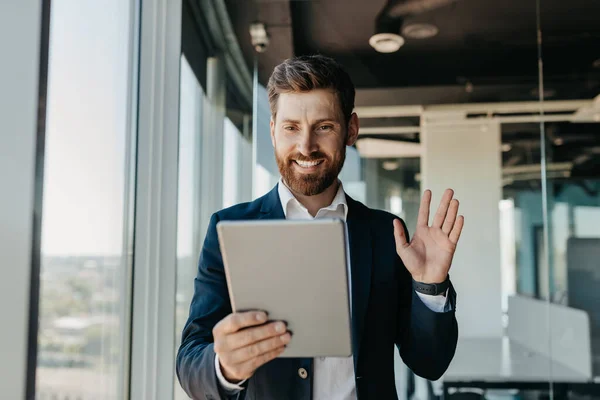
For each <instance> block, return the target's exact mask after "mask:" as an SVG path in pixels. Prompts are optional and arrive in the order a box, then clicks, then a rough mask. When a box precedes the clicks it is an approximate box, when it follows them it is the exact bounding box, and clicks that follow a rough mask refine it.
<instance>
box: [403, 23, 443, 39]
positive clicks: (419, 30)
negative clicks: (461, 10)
mask: <svg viewBox="0 0 600 400" xmlns="http://www.w3.org/2000/svg"><path fill="white" fill-rule="evenodd" d="M438 32H439V29H438V28H437V26H435V25H432V24H425V23H412V24H407V25H405V26H404V27H403V28H402V34H403V35H404V36H406V37H407V38H411V39H429V38H431V37H434V36H435V35H437V34H438Z"/></svg>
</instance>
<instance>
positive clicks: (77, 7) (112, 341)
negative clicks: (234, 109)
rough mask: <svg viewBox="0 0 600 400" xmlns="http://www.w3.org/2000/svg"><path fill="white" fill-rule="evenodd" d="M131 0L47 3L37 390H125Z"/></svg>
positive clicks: (104, 395)
mask: <svg viewBox="0 0 600 400" xmlns="http://www.w3.org/2000/svg"><path fill="white" fill-rule="evenodd" d="M134 3H135V4H137V3H136V2H129V1H118V0H111V1H104V2H101V3H97V2H89V1H88V2H85V1H84V2H81V1H75V0H64V1H55V2H52V6H51V12H50V14H51V21H50V40H49V42H50V45H49V46H50V48H49V66H48V93H47V102H46V104H47V120H46V139H45V154H44V194H43V215H42V241H41V246H42V249H41V254H42V260H41V277H40V281H41V288H40V307H39V335H38V355H37V371H36V372H37V382H36V393H37V398H39V399H59V398H60V399H82V400H85V399H94V400H95V399H118V398H126V397H127V393H128V385H129V381H128V370H129V357H128V354H129V340H130V336H129V332H130V315H129V310H130V307H131V306H130V304H131V290H130V288H131V262H132V257H131V255H132V243H133V240H132V237H133V236H132V226H133V225H132V218H133V214H132V201H133V196H132V193H133V191H132V188H133V186H132V185H133V184H134V182H133V178H132V177H133V176H134V174H133V168H134V163H133V160H135V157H134V154H135V136H134V135H133V134H132V133H131V132H132V129H131V127H132V121H133V120H135V119H134V118H133V115H131V114H130V110H132V108H133V107H131V105H132V103H131V102H132V99H133V96H132V93H134V91H135V90H134V89H133V86H134V82H133V80H132V79H131V74H132V71H133V70H134V68H136V65H135V63H137V58H136V53H135V51H134V50H135V49H134V46H133V45H132V43H133V42H134V41H133V37H134V36H133V35H134V34H135V33H136V29H135V27H134V21H135V20H136V14H137V13H138V10H137V9H135V8H134V7H133V4H134Z"/></svg>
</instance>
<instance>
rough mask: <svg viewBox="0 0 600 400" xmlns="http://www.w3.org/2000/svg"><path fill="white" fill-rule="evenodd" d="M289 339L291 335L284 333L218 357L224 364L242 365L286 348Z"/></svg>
mask: <svg viewBox="0 0 600 400" xmlns="http://www.w3.org/2000/svg"><path fill="white" fill-rule="evenodd" d="M291 338H292V335H291V334H290V333H289V332H286V333H284V334H283V335H278V336H275V337H272V338H269V339H265V340H262V341H260V342H257V343H254V344H251V345H249V346H245V347H242V348H240V349H237V350H234V351H232V352H230V353H227V354H223V355H222V356H219V357H222V358H223V359H224V361H225V362H227V363H228V364H231V365H235V364H242V363H245V362H246V361H250V360H252V359H254V358H257V357H261V356H262V355H264V354H266V353H269V352H271V351H273V350H276V349H279V348H280V347H282V346H286V345H287V344H288V343H289V342H290V340H291Z"/></svg>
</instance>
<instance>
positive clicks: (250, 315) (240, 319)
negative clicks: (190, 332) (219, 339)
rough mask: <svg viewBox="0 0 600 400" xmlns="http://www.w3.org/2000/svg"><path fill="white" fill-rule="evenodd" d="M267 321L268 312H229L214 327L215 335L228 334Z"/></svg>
mask: <svg viewBox="0 0 600 400" xmlns="http://www.w3.org/2000/svg"><path fill="white" fill-rule="evenodd" d="M265 322H267V314H266V313H265V312H262V311H249V312H242V313H233V314H229V315H228V316H227V317H225V318H223V319H222V320H221V321H219V323H218V324H217V325H215V327H214V328H213V336H215V337H216V336H220V335H227V334H230V333H234V332H237V331H239V330H241V329H244V328H248V327H250V326H256V325H261V324H264V323H265Z"/></svg>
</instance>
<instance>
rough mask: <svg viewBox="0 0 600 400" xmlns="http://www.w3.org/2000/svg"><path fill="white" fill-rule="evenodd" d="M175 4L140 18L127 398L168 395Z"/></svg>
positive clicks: (154, 0)
mask: <svg viewBox="0 0 600 400" xmlns="http://www.w3.org/2000/svg"><path fill="white" fill-rule="evenodd" d="M180 54H181V2H176V1H169V0H145V1H144V2H143V4H142V14H141V40H140V70H139V77H140V80H139V118H138V154H137V180H136V200H135V206H136V207H135V209H136V211H135V212H136V220H135V246H134V272H133V277H134V279H133V310H132V343H131V347H132V353H131V382H130V389H131V390H130V398H131V399H144V400H168V399H172V398H173V385H174V374H173V371H174V365H175V360H174V359H175V336H174V335H175V332H174V329H173V326H174V324H175V290H176V254H177V253H176V250H177V183H178V150H179V145H178V132H179V130H178V126H179V75H180V69H179V68H180Z"/></svg>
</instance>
